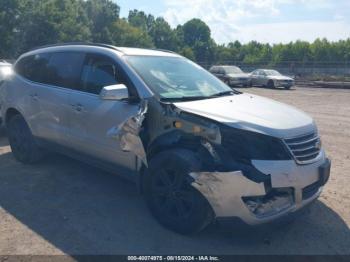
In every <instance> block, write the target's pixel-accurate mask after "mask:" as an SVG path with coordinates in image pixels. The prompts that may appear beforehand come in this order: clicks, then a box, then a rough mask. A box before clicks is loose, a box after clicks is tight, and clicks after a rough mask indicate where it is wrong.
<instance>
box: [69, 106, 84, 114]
mask: <svg viewBox="0 0 350 262" xmlns="http://www.w3.org/2000/svg"><path fill="white" fill-rule="evenodd" d="M72 107H73V108H74V110H75V111H77V112H79V113H80V112H83V110H84V106H83V105H82V104H73V105H72Z"/></svg>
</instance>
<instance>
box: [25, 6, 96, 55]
mask: <svg viewBox="0 0 350 262" xmlns="http://www.w3.org/2000/svg"><path fill="white" fill-rule="evenodd" d="M24 8H25V10H26V12H25V13H24V14H23V16H22V17H21V26H20V28H19V30H20V33H21V44H22V46H21V50H28V49H30V48H33V47H36V46H41V45H46V44H55V43H60V42H79V41H89V40H90V39H91V38H90V37H91V32H90V30H89V27H88V26H87V25H88V20H87V16H86V14H85V12H84V9H83V5H82V0H26V3H25V7H24Z"/></svg>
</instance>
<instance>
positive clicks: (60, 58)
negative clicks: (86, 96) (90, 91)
mask: <svg viewBox="0 0 350 262" xmlns="http://www.w3.org/2000/svg"><path fill="white" fill-rule="evenodd" d="M84 58H85V54H84V53H78V52H58V53H42V54H37V55H33V56H27V57H24V58H22V59H21V60H20V61H18V62H17V64H16V67H15V70H16V72H17V73H18V74H19V75H21V76H23V77H24V78H27V79H28V80H31V81H34V82H38V83H42V84H49V85H54V86H60V87H66V88H72V89H75V88H76V87H77V86H78V83H79V78H80V73H81V70H82V65H83V62H84Z"/></svg>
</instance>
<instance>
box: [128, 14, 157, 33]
mask: <svg viewBox="0 0 350 262" xmlns="http://www.w3.org/2000/svg"><path fill="white" fill-rule="evenodd" d="M128 22H129V23H130V25H132V26H134V27H138V28H140V29H141V30H143V31H145V32H147V33H149V32H150V31H151V30H152V27H153V25H154V16H153V15H147V14H145V12H143V11H138V10H137V9H134V10H131V11H129V16H128Z"/></svg>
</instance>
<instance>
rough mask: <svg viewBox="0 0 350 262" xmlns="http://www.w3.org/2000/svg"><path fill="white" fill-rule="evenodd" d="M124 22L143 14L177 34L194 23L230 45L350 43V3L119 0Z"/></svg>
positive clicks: (340, 0) (317, 0) (336, 0)
mask: <svg viewBox="0 0 350 262" xmlns="http://www.w3.org/2000/svg"><path fill="white" fill-rule="evenodd" d="M116 2H117V4H118V5H119V6H120V8H121V16H122V17H127V16H128V13H129V10H132V9H138V10H142V11H144V12H146V13H150V14H153V15H154V16H162V17H164V18H165V19H166V20H167V21H168V22H169V23H170V25H171V26H172V27H173V28H175V27H176V26H177V25H179V24H184V23H185V22H187V21H188V20H190V19H192V18H200V19H202V20H203V21H204V22H205V23H207V25H208V26H209V27H210V29H211V32H212V37H213V38H214V39H215V41H216V42H217V43H220V44H224V43H229V42H233V41H235V40H239V41H240V42H243V43H247V42H249V41H252V40H256V41H259V42H263V43H271V44H275V43H288V42H290V41H296V40H305V41H309V42H312V41H314V40H315V39H316V38H324V37H325V38H327V39H328V40H330V41H337V40H339V39H347V38H350V16H349V15H348V13H349V12H350V11H349V10H350V0H187V1H186V0H116Z"/></svg>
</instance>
